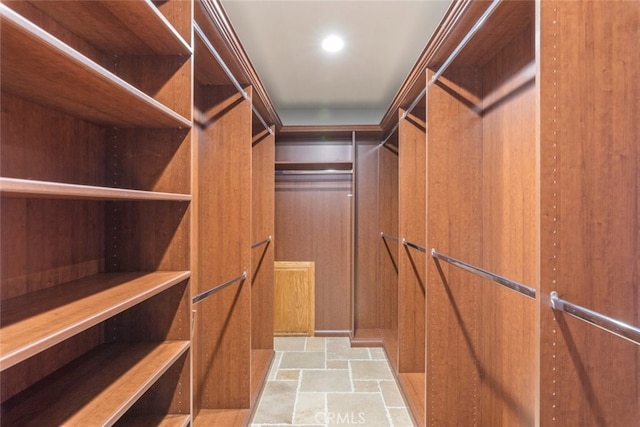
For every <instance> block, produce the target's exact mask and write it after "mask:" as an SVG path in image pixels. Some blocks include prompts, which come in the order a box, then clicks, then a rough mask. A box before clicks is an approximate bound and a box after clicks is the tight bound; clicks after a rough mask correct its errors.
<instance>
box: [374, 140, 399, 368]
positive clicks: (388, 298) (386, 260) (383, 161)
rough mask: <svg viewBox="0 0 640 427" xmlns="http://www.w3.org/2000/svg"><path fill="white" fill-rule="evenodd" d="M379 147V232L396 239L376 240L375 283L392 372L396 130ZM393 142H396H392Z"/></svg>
mask: <svg viewBox="0 0 640 427" xmlns="http://www.w3.org/2000/svg"><path fill="white" fill-rule="evenodd" d="M391 138H393V140H391V139H390V141H389V142H387V143H385V144H383V145H381V146H380V147H379V148H378V170H379V173H378V223H379V228H380V233H386V234H388V235H390V236H394V237H395V238H396V239H388V238H383V237H382V235H381V237H380V241H379V243H378V284H379V286H380V292H381V294H382V295H383V297H382V298H381V301H380V309H379V310H380V316H381V319H380V330H381V335H382V345H383V347H384V349H385V352H386V353H387V356H388V357H389V362H390V363H391V366H392V368H393V370H394V371H396V372H397V370H398V255H399V254H400V247H401V246H402V245H401V243H400V240H399V239H398V189H399V187H398V175H399V173H398V144H397V140H398V138H397V132H396V133H394V135H392V136H391ZM394 142H395V144H393V143H394Z"/></svg>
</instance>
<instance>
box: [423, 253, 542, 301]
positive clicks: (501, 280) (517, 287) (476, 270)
mask: <svg viewBox="0 0 640 427" xmlns="http://www.w3.org/2000/svg"><path fill="white" fill-rule="evenodd" d="M431 256H432V257H434V258H436V259H439V260H442V261H444V262H448V263H449V264H452V265H455V266H456V267H459V268H461V269H463V270H466V271H468V272H470V273H473V274H475V275H476V276H480V277H482V278H483V279H487V280H490V281H492V282H494V283H497V284H499V285H502V286H505V287H507V288H509V289H511V290H514V291H516V292H518V293H520V294H522V295H524V296H527V297H529V298H533V299H535V298H536V290H535V289H533V288H530V287H529V286H525V285H523V284H521V283H518V282H514V281H513V280H510V279H507V278H506V277H503V276H499V275H497V274H495V273H492V272H490V271H487V270H484V269H482V268H480V267H476V266H474V265H471V264H467V263H466V262H463V261H460V260H459V259H455V258H452V257H450V256H447V255H443V254H441V253H439V252H438V251H436V250H435V249H431Z"/></svg>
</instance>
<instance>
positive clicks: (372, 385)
mask: <svg viewBox="0 0 640 427" xmlns="http://www.w3.org/2000/svg"><path fill="white" fill-rule="evenodd" d="M274 348H275V350H276V355H275V358H274V361H273V364H272V366H271V371H270V372H269V377H268V378H267V382H266V384H265V388H264V390H263V392H262V396H261V398H260V402H259V403H258V408H257V410H256V412H255V414H254V416H253V420H252V423H251V426H252V427H266V426H309V427H311V426H313V427H316V426H317V427H320V426H322V427H331V426H345V425H351V426H353V425H356V426H365V427H369V426H370V427H377V426H385V427H411V426H413V423H412V421H411V417H410V415H409V412H408V410H407V408H406V405H405V402H404V400H403V398H402V395H401V394H400V391H399V389H398V385H397V384H396V382H395V379H394V377H393V374H392V373H391V370H390V368H389V363H388V361H387V359H386V357H385V354H384V351H383V350H382V349H381V348H351V347H350V346H349V339H348V338H320V337H291V338H289V337H287V338H285V337H276V338H275V342H274Z"/></svg>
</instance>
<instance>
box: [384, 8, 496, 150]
mask: <svg viewBox="0 0 640 427" xmlns="http://www.w3.org/2000/svg"><path fill="white" fill-rule="evenodd" d="M501 2H502V0H493V2H492V3H491V4H490V5H489V7H488V8H487V10H485V11H484V13H483V14H482V16H480V18H478V20H477V21H476V23H475V24H474V25H473V27H471V29H470V30H469V32H468V33H467V34H466V35H465V36H464V38H463V39H462V40H461V41H460V43H458V45H457V46H456V48H455V49H453V52H451V54H450V55H449V57H448V58H447V59H446V60H445V61H444V62H443V63H442V65H441V66H440V68H438V71H436V73H435V74H434V75H433V76H431V79H430V80H429V82H428V83H427V85H426V86H425V88H424V89H423V90H422V91H421V92H420V93H419V94H418V96H417V97H416V99H414V100H413V102H412V103H411V104H410V105H409V107H408V108H407V110H406V111H405V112H404V113H403V114H402V119H406V118H407V114H409V112H411V110H413V109H414V108H415V106H416V105H418V102H420V99H421V98H422V97H423V96H424V95H425V94H426V93H427V88H428V87H429V86H430V85H432V84H434V83H435V82H436V81H437V80H438V79H439V78H440V76H442V74H443V73H444V72H445V71H446V69H447V68H448V67H449V65H451V63H452V62H453V60H454V59H456V57H457V56H458V55H459V54H460V52H461V51H462V49H464V47H465V46H466V45H467V43H469V40H471V39H472V38H473V36H475V35H476V33H477V32H478V30H479V29H480V27H482V25H483V24H484V23H485V22H486V21H487V19H489V16H491V14H492V13H493V12H494V11H495V9H496V7H498V5H499V4H500V3H501ZM397 127H398V125H396V126H394V127H393V129H391V132H390V133H389V135H387V137H386V138H385V139H384V140H383V142H381V143H380V145H384V144H385V143H386V142H387V141H388V140H389V138H390V137H391V135H393V133H394V132H395V131H396V129H397Z"/></svg>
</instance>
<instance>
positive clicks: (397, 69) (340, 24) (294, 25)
mask: <svg viewBox="0 0 640 427" xmlns="http://www.w3.org/2000/svg"><path fill="white" fill-rule="evenodd" d="M222 4H223V7H224V9H225V11H226V12H227V14H228V16H229V19H230V20H231V23H232V25H233V28H234V29H235V31H236V33H237V35H238V38H239V39H240V42H241V43H242V45H243V47H244V49H245V51H246V52H247V54H248V56H249V58H250V60H251V62H252V64H253V66H254V68H255V69H256V72H257V73H258V76H259V77H260V80H261V81H262V83H263V85H264V87H265V89H266V91H267V93H268V94H269V97H270V98H271V100H272V102H273V104H274V106H275V108H276V110H277V112H278V115H279V116H280V118H281V120H282V122H283V124H284V125H341V124H349V125H361V124H379V123H380V120H381V119H382V116H383V115H384V113H385V112H386V110H387V109H388V107H389V105H390V104H391V101H392V100H393V98H394V96H395V95H396V93H397V92H398V90H399V89H400V86H401V85H402V83H403V81H404V80H405V78H406V77H407V75H408V74H409V72H410V71H411V68H412V67H413V65H414V64H415V63H416V61H417V59H418V57H419V56H420V54H421V53H422V51H423V50H424V48H425V46H426V45H427V42H428V41H429V39H430V38H431V35H432V34H433V32H434V31H435V29H436V27H437V25H438V23H439V22H440V20H441V18H442V16H443V15H444V12H445V11H446V9H447V8H448V6H449V4H450V0H414V1H401V0H397V1H394V0H386V1H380V0H378V1H370V0H339V1H333V0H325V1H313V0H288V1H285V0H222ZM329 34H339V35H341V36H342V38H343V39H344V41H345V47H344V49H343V50H342V51H340V52H338V53H334V54H328V53H326V52H324V51H323V50H322V48H321V46H320V44H321V41H322V39H323V38H324V37H325V36H327V35H329Z"/></svg>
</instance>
